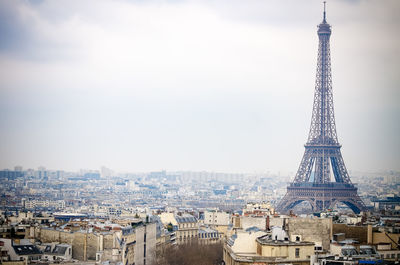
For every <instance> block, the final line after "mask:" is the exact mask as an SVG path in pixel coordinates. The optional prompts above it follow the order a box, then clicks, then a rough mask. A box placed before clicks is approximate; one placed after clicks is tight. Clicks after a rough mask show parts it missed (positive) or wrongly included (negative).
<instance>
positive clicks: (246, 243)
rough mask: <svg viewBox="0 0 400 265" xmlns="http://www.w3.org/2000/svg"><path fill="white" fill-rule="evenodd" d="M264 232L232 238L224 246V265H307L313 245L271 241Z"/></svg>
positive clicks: (238, 235) (299, 242) (309, 243)
mask: <svg viewBox="0 0 400 265" xmlns="http://www.w3.org/2000/svg"><path fill="white" fill-rule="evenodd" d="M263 233H264V232H261V231H258V232H253V233H252V232H250V233H249V232H247V234H248V236H244V235H243V234H242V233H238V234H237V235H234V236H232V237H231V238H230V239H229V240H227V241H226V242H225V244H224V250H223V259H224V262H225V264H226V265H245V264H246V265H247V264H254V265H255V264H257V265H261V264H265V265H267V264H294V265H308V264H310V257H311V255H313V254H314V243H312V242H305V241H296V242H293V241H289V240H287V238H285V239H286V240H279V239H278V240H273V239H272V236H271V235H267V234H266V233H264V235H261V236H258V235H260V234H263Z"/></svg>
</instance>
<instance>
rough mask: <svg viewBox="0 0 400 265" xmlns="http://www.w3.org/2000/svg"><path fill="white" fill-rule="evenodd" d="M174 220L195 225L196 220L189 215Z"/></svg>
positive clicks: (176, 217)
mask: <svg viewBox="0 0 400 265" xmlns="http://www.w3.org/2000/svg"><path fill="white" fill-rule="evenodd" d="M175 219H176V221H177V222H178V223H197V219H196V217H194V216H191V215H185V216H179V215H177V216H175Z"/></svg>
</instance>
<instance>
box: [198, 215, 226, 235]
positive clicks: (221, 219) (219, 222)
mask: <svg viewBox="0 0 400 265" xmlns="http://www.w3.org/2000/svg"><path fill="white" fill-rule="evenodd" d="M230 223H231V221H230V214H229V213H226V212H219V211H205V212H204V224H205V225H206V226H208V227H210V228H212V229H215V230H217V231H218V234H219V235H220V237H222V236H224V235H226V233H227V230H228V227H229V224H230Z"/></svg>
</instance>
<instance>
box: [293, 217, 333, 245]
mask: <svg viewBox="0 0 400 265" xmlns="http://www.w3.org/2000/svg"><path fill="white" fill-rule="evenodd" d="M286 230H287V232H288V235H289V237H290V238H292V236H293V235H300V236H301V240H302V241H309V242H315V243H316V245H319V244H321V245H322V247H323V249H324V250H329V248H330V240H331V236H332V219H331V218H290V219H287V220H286Z"/></svg>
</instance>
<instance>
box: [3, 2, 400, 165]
mask: <svg viewBox="0 0 400 265" xmlns="http://www.w3.org/2000/svg"><path fill="white" fill-rule="evenodd" d="M399 13H400V1H396V0H393V1H381V0H376V1H373V0H371V1H367V0H366V1H356V0H354V1H350V0H349V1H344V0H342V1H340V0H338V1H329V2H328V3H327V21H328V23H330V24H331V25H332V36H331V56H332V74H333V91H334V103H335V113H336V124H337V130H338V136H339V141H340V143H341V144H342V145H343V147H342V154H343V157H344V160H345V162H346V165H347V168H348V169H349V170H350V171H353V170H354V171H355V170H364V171H365V170H386V169H394V170H400V139H399V138H400V137H399V135H400V103H399V100H400V88H399V85H400V71H399V70H400V34H399V26H400V16H399ZM321 21H322V3H321V1H297V0H296V1H295V0H293V1H281V0H279V1H278V0H277V1H266V0H246V1H243V0H240V1H239V0H221V1H212V0H209V1H207V0H205V1H183V0H182V1H180V0H176V1H173V0H172V1H152V0H150V1H144V0H137V1H123V0H121V1H111V0H110V1H105V0H96V1H94V0H93V1H82V0H75V1H74V0H65V1H63V0H58V1H50V0H43V1H40V0H36V1H33V0H32V1H26V0H25V1H17V0H9V1H7V0H0V69H1V71H0V86H1V87H0V152H1V153H0V155H1V159H0V168H13V167H14V166H15V165H22V166H24V168H37V167H38V166H45V167H47V168H49V169H65V170H78V169H80V168H91V169H98V168H99V167H100V166H107V167H109V168H112V169H114V170H117V171H131V172H134V171H147V170H160V169H166V170H212V171H225V172H255V171H257V172H260V171H268V170H269V171H281V172H295V171H296V170H297V168H298V165H299V163H300V160H301V158H302V155H303V153H304V146H303V145H304V144H305V142H306V140H307V134H308V130H309V126H310V120H311V110H312V101H313V93H314V85H315V70H316V61H317V49H318V36H317V25H318V24H319V23H320V22H321Z"/></svg>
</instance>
